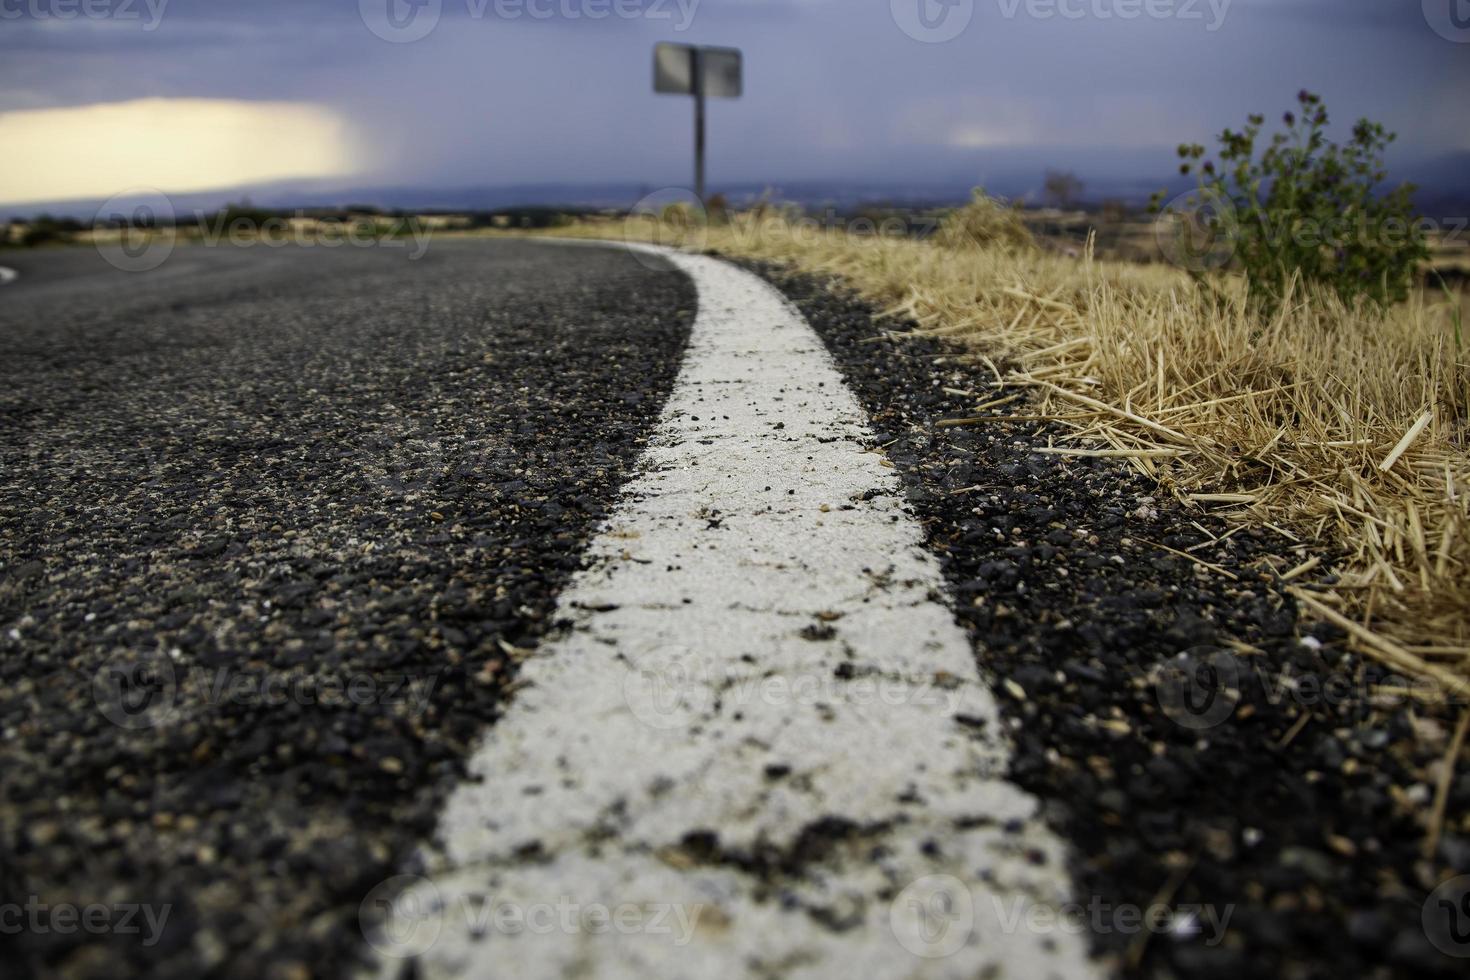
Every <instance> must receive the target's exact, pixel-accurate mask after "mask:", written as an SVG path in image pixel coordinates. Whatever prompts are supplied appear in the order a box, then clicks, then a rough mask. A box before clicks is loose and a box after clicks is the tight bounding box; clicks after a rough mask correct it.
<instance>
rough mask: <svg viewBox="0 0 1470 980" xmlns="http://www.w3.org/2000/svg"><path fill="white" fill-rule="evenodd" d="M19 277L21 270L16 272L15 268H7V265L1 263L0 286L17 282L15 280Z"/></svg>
mask: <svg viewBox="0 0 1470 980" xmlns="http://www.w3.org/2000/svg"><path fill="white" fill-rule="evenodd" d="M19 278H20V273H19V272H16V271H15V270H14V269H7V268H5V266H3V265H0V286H7V285H9V284H10V283H12V282H15V280H17V279H19Z"/></svg>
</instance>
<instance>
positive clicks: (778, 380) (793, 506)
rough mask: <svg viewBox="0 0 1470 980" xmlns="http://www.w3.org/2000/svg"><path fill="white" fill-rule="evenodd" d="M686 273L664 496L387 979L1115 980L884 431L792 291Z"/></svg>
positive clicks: (471, 820) (436, 866) (385, 954)
mask: <svg viewBox="0 0 1470 980" xmlns="http://www.w3.org/2000/svg"><path fill="white" fill-rule="evenodd" d="M664 254H667V255H668V256H669V258H670V260H671V261H672V262H673V263H674V264H676V265H677V266H678V267H679V268H681V269H683V270H684V271H686V272H687V273H688V274H689V275H690V276H691V277H692V278H693V280H694V282H695V284H696V286H697V288H698V291H699V313H698V316H697V319H696V322H695V325H694V332H693V336H692V339H691V342H690V349H689V352H688V355H687V358H686V361H685V364H684V366H683V370H682V372H681V374H680V375H679V378H678V381H677V383H676V386H675V389H674V391H673V394H672V396H671V398H670V401H669V404H668V405H667V407H666V408H665V410H664V412H663V415H662V418H661V420H660V422H659V425H658V429H657V432H656V435H655V437H654V439H653V441H652V443H651V445H650V447H649V448H648V450H647V452H646V454H645V457H644V459H643V461H642V466H641V473H642V475H641V476H639V477H637V478H636V479H635V480H634V481H633V482H632V483H631V485H630V486H629V487H628V488H627V490H626V494H625V497H624V499H623V502H622V503H621V505H619V506H618V507H617V509H616V510H615V512H614V514H613V515H612V517H611V519H610V520H609V522H608V524H607V526H606V527H605V528H603V529H602V531H601V532H600V534H599V535H598V537H597V539H596V540H595V542H594V543H593V544H592V546H591V566H590V568H589V569H588V570H587V571H585V572H583V573H581V574H579V575H578V576H577V577H576V578H575V580H574V581H573V582H572V584H571V585H570V586H569V588H568V589H567V591H566V593H565V594H564V595H563V597H562V599H561V603H560V610H559V614H560V615H563V616H565V617H567V618H568V619H570V620H571V621H572V622H573V624H574V626H573V627H572V629H571V630H570V631H569V632H568V633H567V634H566V635H565V636H563V637H562V638H560V639H557V640H555V641H554V642H550V643H548V644H547V645H546V646H544V647H543V649H542V650H541V651H540V653H539V654H538V655H537V656H535V657H534V658H532V659H531V660H529V661H528V662H527V663H526V664H525V665H524V670H523V672H522V678H523V679H524V680H525V681H527V682H529V686H528V687H526V688H525V689H524V690H521V691H520V692H519V693H518V694H517V695H516V699H515V701H514V702H513V703H512V704H511V705H510V706H509V708H508V711H507V714H506V716H505V717H504V718H503V719H502V720H501V721H500V722H499V723H498V724H497V725H496V726H495V727H494V729H493V730H492V731H491V732H490V733H489V735H488V737H487V738H486V739H485V741H484V743H483V745H482V746H481V748H480V749H479V751H478V752H477V754H476V755H475V757H474V759H473V761H472V763H471V770H472V772H473V774H474V776H476V777H478V780H479V781H477V782H472V783H467V784H465V785H463V786H462V787H461V788H459V789H458V790H457V791H456V792H455V793H454V795H453V797H452V798H451V800H450V801H449V803H448V805H447V807H446V810H445V812H444V813H443V815H442V818H441V823H440V832H439V839H438V843H437V846H436V848H435V850H434V851H433V852H432V853H429V854H426V855H425V864H426V875H427V878H426V879H424V880H419V881H417V882H416V883H414V884H413V885H412V887H409V888H407V889H405V890H402V891H399V892H398V899H397V900H396V901H393V902H391V903H389V904H385V905H382V906H381V907H384V908H389V909H391V913H392V915H391V918H390V921H389V922H388V924H387V927H386V928H384V929H381V930H378V929H371V928H370V929H369V930H368V932H369V935H370V937H371V940H372V942H373V945H374V946H375V947H376V948H377V949H378V951H379V954H380V955H379V958H378V960H377V962H378V965H379V966H380V967H381V972H382V973H383V975H385V976H392V975H395V971H396V970H397V969H398V968H399V967H401V966H402V962H401V961H402V958H404V957H411V956H416V958H417V963H416V965H417V967H418V969H419V973H418V975H419V976H421V977H425V978H429V980H434V978H482V977H483V978H489V977H514V978H517V980H529V978H537V977H571V976H578V977H580V976H587V977H597V978H609V977H613V978H630V980H631V978H637V980H648V978H662V977H669V978H685V977H721V978H725V977H775V976H779V977H833V978H838V977H842V978H845V977H856V976H871V977H975V976H990V975H994V976H998V977H1009V978H1024V980H1040V978H1046V977H1067V978H1071V977H1093V976H1096V975H1098V973H1099V971H1098V969H1097V968H1096V967H1095V966H1094V965H1093V964H1091V963H1090V962H1089V961H1088V959H1087V955H1086V948H1085V947H1086V943H1085V940H1084V939H1083V938H1082V937H1081V936H1079V935H1077V934H1076V933H1075V929H1073V928H1071V926H1072V921H1071V920H1068V919H1065V918H1063V919H1061V920H1060V921H1051V922H1050V927H1049V928H1048V927H1047V923H1048V921H1049V920H1047V919H1046V918H1045V916H1046V915H1047V914H1050V913H1051V912H1052V911H1054V910H1056V909H1057V907H1058V906H1059V905H1060V904H1061V903H1065V902H1067V901H1069V900H1070V898H1071V895H1070V883H1069V881H1068V878H1067V876H1066V874H1065V871H1064V869H1063V863H1064V849H1063V847H1062V846H1061V845H1060V843H1059V842H1058V841H1057V840H1056V839H1055V838H1054V837H1052V836H1051V835H1050V833H1049V832H1048V831H1047V830H1046V829H1045V828H1044V827H1043V826H1042V825H1041V823H1040V821H1039V819H1038V817H1037V803H1036V801H1035V799H1034V798H1032V797H1030V796H1029V795H1027V794H1025V793H1024V792H1022V791H1021V790H1019V789H1018V788H1017V787H1015V786H1013V785H1011V784H1009V783H1007V782H1005V781H1004V778H1003V774H1004V772H1005V766H1006V759H1007V751H1008V749H1007V746H1006V745H1005V742H1004V738H1003V734H1002V729H1001V722H1000V719H999V716H998V714H997V711H996V707H995V703H994V701H993V699H992V698H991V696H990V694H989V693H988V691H987V690H986V688H985V687H984V686H983V684H982V683H981V681H980V678H979V677H978V675H977V672H976V669H975V666H974V660H973V655H972V652H971V648H970V644H969V643H968V642H967V640H966V637H965V635H964V634H963V632H962V631H961V630H960V628H959V627H958V626H957V625H956V623H955V621H954V618H953V616H952V614H951V612H950V611H949V609H948V608H947V607H946V606H945V605H944V604H943V600H942V598H941V593H942V583H941V578H940V572H939V569H938V567H937V565H936V563H935V561H934V559H933V558H932V557H931V556H930V555H929V554H928V553H927V552H925V551H924V550H923V548H922V535H921V531H920V528H919V527H918V525H917V523H916V522H915V521H914V520H913V519H912V518H911V517H910V516H909V515H908V514H907V512H906V511H905V509H904V506H903V504H902V496H901V491H900V488H899V483H898V481H897V479H896V478H895V475H894V474H893V472H892V470H891V469H887V468H885V467H884V465H883V462H882V459H881V457H880V456H879V455H877V454H875V453H872V452H866V451H865V450H864V447H865V440H866V439H867V438H868V437H869V435H870V433H869V431H868V428H867V423H866V419H865V417H864V414H863V412H862V409H861V408H860V406H859V405H858V404H857V402H856V400H855V399H854V397H853V396H852V394H851V393H850V392H849V391H848V389H847V388H846V386H845V385H844V384H843V381H842V379H841V377H840V376H839V375H838V373H837V371H836V369H835V368H834V366H833V364H832V362H831V360H830V358H829V356H828V355H827V353H826V351H825V350H824V348H823V347H822V344H821V341H820V340H819V339H818V337H817V336H816V335H815V334H814V333H813V332H812V330H811V328H810V327H809V326H808V325H807V324H806V323H805V322H804V320H803V319H802V318H801V316H800V314H799V313H798V312H797V311H796V310H794V309H793V308H792V307H791V306H790V305H789V304H788V303H787V302H786V301H785V300H784V299H783V298H782V297H781V296H780V295H779V294H778V293H777V292H776V291H775V290H773V289H772V288H771V287H770V286H768V285H767V284H765V283H764V282H762V281H761V280H759V279H758V278H756V277H754V276H752V275H750V274H748V273H746V272H744V271H741V270H739V269H737V268H735V267H733V266H730V265H728V264H725V263H722V262H719V261H716V260H714V259H710V258H705V257H698V256H687V255H683V254H677V253H664ZM841 828H847V829H848V830H849V831H850V832H849V833H848V834H847V835H846V837H845V838H843V835H841V834H837V835H835V836H834V834H833V831H834V830H838V829H841ZM715 835H717V837H716V836H715ZM399 884H401V882H395V883H394V884H392V885H389V886H387V887H386V888H385V889H384V890H383V891H382V892H380V893H379V894H380V895H387V894H390V893H391V892H392V891H394V890H395V889H397V888H398V886H399ZM377 898H378V896H377V895H375V896H370V899H369V901H368V902H365V903H364V912H365V915H367V916H368V917H369V918H371V916H372V913H373V911H374V907H375V906H379V905H380V903H379V902H378V900H377ZM1038 923H1040V925H1038ZM992 967H993V968H997V969H998V970H999V972H997V973H994V974H991V973H988V972H987V971H988V970H989V969H990V968H992Z"/></svg>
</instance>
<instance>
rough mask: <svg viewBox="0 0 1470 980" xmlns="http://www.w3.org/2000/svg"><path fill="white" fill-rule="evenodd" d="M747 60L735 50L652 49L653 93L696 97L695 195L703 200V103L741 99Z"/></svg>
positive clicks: (671, 46)
mask: <svg viewBox="0 0 1470 980" xmlns="http://www.w3.org/2000/svg"><path fill="white" fill-rule="evenodd" d="M744 74H745V72H744V59H743V57H742V56H741V54H740V52H739V51H737V50H736V49H734V48H708V47H696V46H694V45H692V44H668V43H663V44H658V45H656V46H655V47H654V49H653V90H654V91H655V92H658V93H660V94H662V95H692V96H694V193H695V195H696V196H697V197H698V198H699V200H700V201H703V200H704V173H705V170H704V146H705V142H704V117H705V112H704V100H705V99H706V98H707V97H708V98H716V99H738V98H740V95H741V93H742V91H743V90H744V83H745V79H744Z"/></svg>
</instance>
